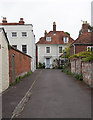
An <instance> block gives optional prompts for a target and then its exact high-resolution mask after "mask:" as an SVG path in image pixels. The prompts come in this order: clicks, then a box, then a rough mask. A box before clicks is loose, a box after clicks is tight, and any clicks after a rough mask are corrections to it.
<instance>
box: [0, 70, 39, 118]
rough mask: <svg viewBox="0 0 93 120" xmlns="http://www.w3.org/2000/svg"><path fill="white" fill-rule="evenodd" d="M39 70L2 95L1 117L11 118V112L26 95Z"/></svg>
mask: <svg viewBox="0 0 93 120" xmlns="http://www.w3.org/2000/svg"><path fill="white" fill-rule="evenodd" d="M40 72H41V71H40V70H37V71H35V72H34V73H32V74H31V75H30V76H28V77H26V78H23V80H22V81H20V83H18V84H16V85H14V86H13V87H10V88H8V89H7V90H6V91H5V92H4V93H3V95H2V117H3V118H11V116H12V115H13V111H14V109H15V108H16V106H17V105H18V104H19V102H20V101H21V100H22V98H23V97H24V96H25V94H26V93H27V91H28V89H29V88H30V86H31V85H32V84H33V82H34V81H35V80H36V79H38V76H39V75H40Z"/></svg>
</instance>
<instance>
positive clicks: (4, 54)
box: [0, 32, 9, 92]
mask: <svg viewBox="0 0 93 120" xmlns="http://www.w3.org/2000/svg"><path fill="white" fill-rule="evenodd" d="M0 41H1V42H2V43H0V44H1V50H0V51H1V52H0V60H1V61H0V64H1V65H0V66H2V67H1V68H0V92H2V91H4V90H6V89H7V88H8V87H9V55H8V43H7V40H6V38H5V36H4V33H3V32H0Z"/></svg>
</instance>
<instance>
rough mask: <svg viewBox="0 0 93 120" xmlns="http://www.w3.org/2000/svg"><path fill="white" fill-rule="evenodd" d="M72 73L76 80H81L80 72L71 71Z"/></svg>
mask: <svg viewBox="0 0 93 120" xmlns="http://www.w3.org/2000/svg"><path fill="white" fill-rule="evenodd" d="M72 75H73V76H74V77H75V78H76V79H77V80H80V81H83V75H82V74H76V73H72Z"/></svg>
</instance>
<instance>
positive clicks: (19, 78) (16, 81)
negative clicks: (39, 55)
mask: <svg viewBox="0 0 93 120" xmlns="http://www.w3.org/2000/svg"><path fill="white" fill-rule="evenodd" d="M31 73H32V71H30V72H28V73H27V74H25V75H24V76H19V77H17V78H16V80H15V81H14V82H12V83H10V86H13V85H15V84H16V83H19V82H20V81H21V80H22V79H23V78H24V77H27V76H29V75H30V74H31Z"/></svg>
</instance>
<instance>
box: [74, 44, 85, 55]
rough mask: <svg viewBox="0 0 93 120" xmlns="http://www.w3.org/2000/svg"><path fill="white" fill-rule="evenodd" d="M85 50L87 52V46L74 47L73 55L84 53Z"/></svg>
mask: <svg viewBox="0 0 93 120" xmlns="http://www.w3.org/2000/svg"><path fill="white" fill-rule="evenodd" d="M86 50H87V46H83V45H78V46H75V54H77V53H79V52H83V51H86Z"/></svg>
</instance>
